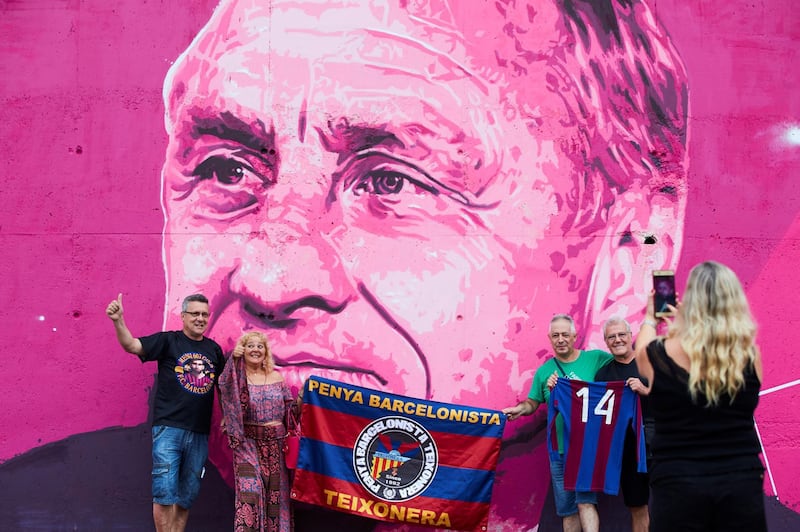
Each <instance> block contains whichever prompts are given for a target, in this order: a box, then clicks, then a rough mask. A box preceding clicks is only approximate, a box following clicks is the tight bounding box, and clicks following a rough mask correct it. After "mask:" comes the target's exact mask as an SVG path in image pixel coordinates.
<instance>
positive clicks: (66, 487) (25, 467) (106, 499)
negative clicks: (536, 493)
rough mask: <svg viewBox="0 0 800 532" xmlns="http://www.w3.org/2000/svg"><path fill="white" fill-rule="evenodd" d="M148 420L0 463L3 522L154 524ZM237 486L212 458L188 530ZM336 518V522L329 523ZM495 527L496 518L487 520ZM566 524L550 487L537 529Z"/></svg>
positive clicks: (227, 523) (604, 516)
mask: <svg viewBox="0 0 800 532" xmlns="http://www.w3.org/2000/svg"><path fill="white" fill-rule="evenodd" d="M150 465H151V457H150V426H149V425H139V426H136V427H132V428H113V429H106V430H102V431H98V432H90V433H86V434H79V435H75V436H71V437H69V438H67V439H65V440H62V441H60V442H56V443H52V444H49V445H45V446H43V447H39V448H37V449H33V450H32V451H29V452H27V453H25V454H23V455H21V456H19V457H17V458H14V459H12V460H9V461H7V462H5V463H4V464H0V486H3V494H2V497H0V529H2V530H15V531H17V532H25V531H44V530H46V531H48V532H55V531H67V530H70V531H75V530H98V531H99V530H103V531H112V530H113V531H116V530H130V531H137V532H140V531H142V530H152V528H153V522H152V515H151V511H150V510H151V506H150V505H151V500H152V499H151V498H150V473H149V471H150ZM233 503H234V498H233V491H232V490H231V489H230V488H229V487H228V486H227V485H226V484H225V483H224V482H223V480H222V478H221V477H220V475H219V473H218V472H217V470H216V469H215V468H214V467H213V466H211V465H209V467H208V468H207V471H206V477H205V479H204V480H203V486H202V489H201V490H200V496H199V498H198V500H197V502H195V505H194V507H193V508H192V511H191V513H190V514H189V522H188V525H187V530H188V531H191V532H219V531H220V530H229V529H230V528H231V524H232V523H233ZM599 509H600V519H601V522H602V523H603V531H604V532H627V531H629V530H630V522H629V517H628V512H627V509H625V507H624V506H623V505H622V502H621V498H620V497H609V496H606V495H601V498H600V504H599ZM333 522H336V525H335V526H333V527H331V523H333ZM767 522H768V525H769V530H770V531H771V532H782V531H793V530H800V515H798V514H796V513H794V512H793V511H791V510H789V509H788V508H786V507H784V506H782V505H781V504H780V503H779V502H777V500H775V499H774V498H768V499H767ZM372 524H373V522H372V521H367V520H363V519H358V518H355V517H352V516H348V515H346V514H341V513H336V514H332V513H331V512H328V511H324V510H322V509H314V508H305V509H304V511H301V512H298V514H297V522H296V525H297V526H296V531H297V532H307V531H312V530H313V531H319V530H347V531H350V532H356V531H360V530H364V531H366V530H370V529H372V528H373V527H372ZM490 528H491V523H490ZM560 530H561V520H560V519H559V518H558V517H557V516H556V515H555V512H554V504H553V499H552V494H548V498H547V501H545V505H544V513H543V515H542V518H541V523H540V526H539V532H556V531H560Z"/></svg>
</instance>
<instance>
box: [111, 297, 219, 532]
mask: <svg viewBox="0 0 800 532" xmlns="http://www.w3.org/2000/svg"><path fill="white" fill-rule="evenodd" d="M208 309H209V306H208V299H206V297H205V296H204V295H202V294H193V295H190V296H188V297H186V298H185V299H184V300H183V304H182V306H181V318H182V319H183V329H182V330H180V331H165V332H158V333H155V334H151V335H149V336H143V337H141V338H134V336H133V335H132V334H131V332H130V330H129V329H128V327H127V325H126V324H125V320H124V318H123V311H122V294H120V295H119V296H118V297H117V299H115V300H114V301H112V302H111V303H109V304H108V307H107V308H106V314H107V315H108V317H109V318H111V320H112V321H113V322H114V329H115V330H116V333H117V340H119V343H120V345H121V346H122V348H123V349H125V351H127V352H129V353H133V354H134V355H137V356H138V357H139V359H140V360H141V361H142V362H148V361H157V362H158V379H157V382H158V384H157V387H156V396H155V401H154V405H153V429H152V430H153V521H154V522H155V525H156V530H157V531H158V532H162V531H170V532H172V531H183V530H184V529H185V528H186V521H187V519H188V518H189V508H191V506H192V503H193V502H194V500H195V498H196V497H197V494H198V492H199V490H200V479H201V478H202V477H203V473H204V472H205V467H204V466H205V462H206V459H207V458H208V434H209V431H210V428H211V410H212V407H213V403H214V387H215V385H216V383H217V378H218V377H219V375H220V373H221V372H222V368H223V367H224V366H225V358H224V357H223V355H222V349H221V348H220V346H219V345H217V343H216V342H214V341H213V340H211V339H210V338H206V337H205V336H204V332H205V330H206V327H208V318H209V312H208Z"/></svg>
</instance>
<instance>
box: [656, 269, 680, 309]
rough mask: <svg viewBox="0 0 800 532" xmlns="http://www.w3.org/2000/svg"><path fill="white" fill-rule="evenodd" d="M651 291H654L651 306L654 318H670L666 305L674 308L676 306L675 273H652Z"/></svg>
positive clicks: (663, 271)
mask: <svg viewBox="0 0 800 532" xmlns="http://www.w3.org/2000/svg"><path fill="white" fill-rule="evenodd" d="M653 290H655V297H654V298H653V305H654V306H655V309H654V310H655V314H656V318H661V317H663V316H672V312H671V311H670V310H669V307H668V306H667V305H672V306H673V307H674V306H676V305H677V304H678V300H677V299H676V297H675V272H674V271H672V270H655V271H653Z"/></svg>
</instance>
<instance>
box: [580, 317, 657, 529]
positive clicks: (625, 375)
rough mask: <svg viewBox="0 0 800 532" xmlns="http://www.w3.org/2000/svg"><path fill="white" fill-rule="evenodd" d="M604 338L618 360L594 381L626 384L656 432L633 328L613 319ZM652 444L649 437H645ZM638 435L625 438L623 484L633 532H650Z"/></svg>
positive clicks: (646, 483)
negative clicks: (638, 460) (633, 336)
mask: <svg viewBox="0 0 800 532" xmlns="http://www.w3.org/2000/svg"><path fill="white" fill-rule="evenodd" d="M603 337H604V338H605V340H606V346H608V350H609V351H610V352H611V354H612V355H614V360H612V361H611V362H610V363H609V364H607V365H605V366H603V367H602V368H600V369H599V370H597V374H596V375H595V378H594V380H595V381H597V382H608V381H625V384H626V385H627V386H628V387H629V388H630V389H631V390H633V391H634V392H636V393H638V394H639V395H640V397H641V403H642V416H643V420H644V424H645V434H646V435H647V433H648V432H649V431H650V430H652V425H653V424H652V420H650V416H649V412H648V410H647V397H645V396H644V395H642V394H643V392H644V391H645V389H646V381H645V382H643V380H642V378H641V377H640V376H639V370H638V368H637V367H636V358H635V352H634V351H633V339H632V338H631V326H630V324H629V323H628V322H627V321H626V320H624V319H622V318H610V319H609V320H608V321H606V323H605V324H604V325H603ZM645 440H647V441H649V437H647V436H646V437H645ZM636 466H637V453H636V435H635V434H634V433H633V431H632V430H630V429H629V430H628V433H627V435H626V436H625V449H624V451H623V455H622V471H621V476H620V484H621V486H622V496H623V499H624V501H625V506H627V507H628V509H629V510H630V512H631V529H632V531H633V532H647V530H648V528H649V527H650V513H649V511H648V508H647V503H648V502H649V500H650V486H649V478H648V475H647V473H639V472H637V468H636Z"/></svg>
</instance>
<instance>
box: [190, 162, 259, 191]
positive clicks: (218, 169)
mask: <svg viewBox="0 0 800 532" xmlns="http://www.w3.org/2000/svg"><path fill="white" fill-rule="evenodd" d="M253 172H254V171H253V169H252V168H250V167H249V166H248V165H246V164H244V163H242V162H241V161H237V160H236V159H231V158H226V157H220V156H214V157H210V158H208V159H206V160H205V161H203V162H202V163H201V164H200V166H198V167H197V168H196V169H195V171H194V172H193V174H192V175H195V176H197V177H198V178H200V179H201V180H207V179H216V181H218V182H219V183H221V184H223V185H236V184H238V183H239V182H240V181H242V179H244V178H245V176H246V175H247V174H248V173H253Z"/></svg>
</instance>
